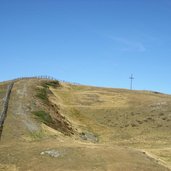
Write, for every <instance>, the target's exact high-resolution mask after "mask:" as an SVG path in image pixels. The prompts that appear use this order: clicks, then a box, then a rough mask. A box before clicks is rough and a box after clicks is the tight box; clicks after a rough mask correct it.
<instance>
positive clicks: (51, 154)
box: [40, 149, 64, 158]
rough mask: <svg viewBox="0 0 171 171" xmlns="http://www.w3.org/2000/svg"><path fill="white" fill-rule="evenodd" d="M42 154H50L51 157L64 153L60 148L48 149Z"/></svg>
mask: <svg viewBox="0 0 171 171" xmlns="http://www.w3.org/2000/svg"><path fill="white" fill-rule="evenodd" d="M40 155H49V156H50V157H54V158H58V157H61V156H63V155H64V153H63V152H60V151H58V150H54V149H52V150H46V151H43V152H41V153H40Z"/></svg>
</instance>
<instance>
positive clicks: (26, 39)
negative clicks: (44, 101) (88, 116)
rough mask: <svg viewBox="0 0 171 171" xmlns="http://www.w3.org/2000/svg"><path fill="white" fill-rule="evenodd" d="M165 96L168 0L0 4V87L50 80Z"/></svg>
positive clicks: (169, 69)
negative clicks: (5, 83)
mask: <svg viewBox="0 0 171 171" xmlns="http://www.w3.org/2000/svg"><path fill="white" fill-rule="evenodd" d="M131 73H133V74H134V77H135V80H134V85H133V87H134V89H141V90H154V91H161V92H164V93H169V94H171V0H0V81H2V80H8V79H11V78H15V77H20V76H33V75H50V76H53V77H56V78H59V79H62V80H67V81H72V82H78V83H82V84H89V85H97V86H106V87H116V88H129V83H130V80H129V76H130V75H131Z"/></svg>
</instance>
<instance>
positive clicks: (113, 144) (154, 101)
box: [0, 79, 171, 171]
mask: <svg viewBox="0 0 171 171" xmlns="http://www.w3.org/2000/svg"><path fill="white" fill-rule="evenodd" d="M6 86H7V83H1V84H0V97H1V98H0V104H1V105H0V109H2V99H3V97H4V95H5V88H6ZM170 129H171V96H169V95H165V94H160V93H158V92H147V91H130V90H126V89H111V88H100V87H91V86H81V85H72V84H68V83H61V82H58V81H49V80H41V79H23V80H19V81H16V82H15V84H14V87H13V90H12V94H11V98H10V104H9V110H8V114H7V118H6V120H5V124H4V128H3V132H2V137H1V142H0V170H60V171H63V170H88V171H89V170H103V171H104V170H106V171H115V170H116V171H119V170H130V171H132V170H149V171H151V170H154V171H156V170H159V171H162V170H169V168H171V145H170V141H171V134H170Z"/></svg>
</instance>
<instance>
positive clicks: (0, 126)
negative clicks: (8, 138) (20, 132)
mask: <svg viewBox="0 0 171 171" xmlns="http://www.w3.org/2000/svg"><path fill="white" fill-rule="evenodd" d="M13 85H14V82H12V83H11V84H10V85H9V86H8V88H7V92H6V96H5V98H4V104H3V108H2V112H1V113H0V138H1V134H2V130H3V125H4V121H5V118H6V115H7V111H8V104H9V99H10V94H11V90H12V88H13Z"/></svg>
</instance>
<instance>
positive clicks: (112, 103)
mask: <svg viewBox="0 0 171 171" xmlns="http://www.w3.org/2000/svg"><path fill="white" fill-rule="evenodd" d="M52 91H53V93H54V95H55V96H56V98H52V100H54V101H56V103H57V104H60V108H61V111H62V112H63V113H64V114H65V116H67V117H68V118H70V120H72V122H73V123H75V125H77V127H78V129H79V128H80V129H82V130H88V131H90V132H91V131H92V132H93V133H94V134H96V135H98V137H99V140H100V142H102V143H104V142H106V143H113V144H117V145H124V146H131V147H136V148H139V149H145V150H147V151H149V152H152V153H153V154H156V155H157V156H158V157H160V158H161V159H162V160H164V161H166V162H167V163H168V165H171V157H170V156H171V149H170V148H171V145H170V141H171V134H170V129H171V96H169V95H164V94H159V93H155V92H146V91H129V90H124V89H105V88H97V87H89V86H73V85H68V84H63V87H61V88H58V89H52Z"/></svg>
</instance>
